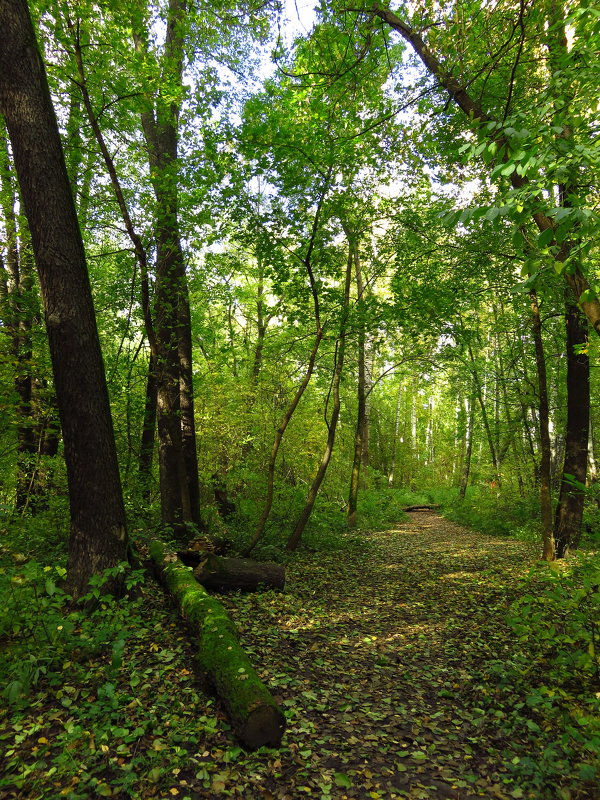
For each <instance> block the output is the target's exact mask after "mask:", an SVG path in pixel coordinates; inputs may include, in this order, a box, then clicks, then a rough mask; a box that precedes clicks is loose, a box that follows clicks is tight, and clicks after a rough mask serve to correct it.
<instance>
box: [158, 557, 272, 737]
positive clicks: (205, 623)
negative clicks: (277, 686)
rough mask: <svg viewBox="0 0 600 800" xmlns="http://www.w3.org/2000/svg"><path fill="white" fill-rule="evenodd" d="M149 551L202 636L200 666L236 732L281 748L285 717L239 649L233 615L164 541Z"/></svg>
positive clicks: (192, 626) (195, 631) (194, 629)
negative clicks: (204, 587) (203, 586)
mask: <svg viewBox="0 0 600 800" xmlns="http://www.w3.org/2000/svg"><path fill="white" fill-rule="evenodd" d="M150 554H151V556H152V559H153V561H154V563H155V565H156V567H157V570H158V573H159V575H160V577H161V579H162V580H163V581H164V583H165V584H166V586H167V587H168V589H169V591H170V592H171V594H172V595H173V598H174V599H175V602H176V603H177V606H178V608H179V610H180V611H181V614H182V616H183V617H184V619H185V621H186V623H187V625H188V627H189V628H190V630H191V631H192V632H193V634H194V635H195V636H197V637H198V662H199V664H200V668H201V669H202V670H203V672H204V673H205V674H206V675H207V676H208V678H209V679H210V681H211V683H212V684H213V685H214V688H215V690H216V692H217V694H218V695H219V697H220V698H221V700H222V701H223V703H224V705H225V708H226V709H227V712H228V714H229V716H230V718H231V721H232V723H233V727H234V730H235V732H236V734H237V736H238V737H239V738H240V740H241V741H242V742H243V743H244V744H245V745H246V746H247V747H249V748H251V749H252V750H255V749H256V748H258V747H263V746H270V747H278V746H279V745H280V743H281V737H282V736H283V732H284V729H285V717H284V716H283V714H282V712H281V711H280V709H279V708H278V706H277V704H276V702H275V700H274V699H273V697H272V696H271V694H270V692H269V690H268V689H267V687H266V686H265V685H264V684H263V683H262V681H261V680H260V678H259V677H258V675H257V673H256V671H255V669H254V667H253V666H252V664H251V663H250V659H249V658H248V656H247V655H246V653H245V652H244V651H243V650H242V648H241V647H240V644H239V641H238V637H237V631H236V629H235V625H234V624H233V622H232V620H231V618H230V617H229V615H228V614H227V612H226V611H225V609H224V608H223V606H222V605H221V604H220V603H219V602H218V601H217V600H215V598H214V597H211V596H210V595H209V594H207V592H206V590H205V589H203V588H202V586H200V584H199V583H198V582H197V581H196V580H195V578H194V577H193V575H192V573H191V571H190V570H189V569H188V567H185V566H184V565H183V564H182V563H181V561H179V559H178V558H177V556H176V555H175V554H174V553H170V552H169V551H168V550H167V548H166V547H165V545H164V544H163V543H162V542H158V541H153V542H151V543H150Z"/></svg>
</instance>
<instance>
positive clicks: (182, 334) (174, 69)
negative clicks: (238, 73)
mask: <svg viewBox="0 0 600 800" xmlns="http://www.w3.org/2000/svg"><path fill="white" fill-rule="evenodd" d="M184 19H185V0H169V4H168V11H167V20H166V22H167V34H166V41H165V49H164V53H163V58H162V66H163V79H164V80H165V81H166V82H167V83H168V86H167V87H166V91H165V95H164V96H163V94H162V93H161V92H160V91H159V93H158V96H157V97H156V98H151V97H147V98H146V108H145V109H144V111H143V112H142V128H143V131H144V136H145V139H146V144H147V147H148V161H149V166H150V171H151V177H152V185H153V189H154V194H155V198H156V210H155V223H156V247H157V255H156V283H155V286H156V289H155V319H156V323H155V330H156V340H157V368H158V390H157V394H158V401H157V414H158V440H159V472H160V488H161V508H162V520H163V522H164V523H165V524H166V525H169V526H172V527H173V528H174V529H175V530H178V531H182V530H183V529H184V528H185V523H187V522H193V523H194V524H195V525H196V526H197V527H201V526H202V522H201V518H200V487H199V480H198V456H197V452H196V426H195V419H194V396H193V370H192V336H191V319H190V307H189V296H188V287H187V278H186V269H185V259H184V255H183V249H182V246H181V236H180V232H179V212H178V181H179V177H178V155H177V151H178V139H179V114H180V108H181V99H180V97H179V95H180V93H181V90H182V71H183V51H184V44H185V41H184V35H183V31H182V26H183V24H184ZM133 37H134V42H135V45H136V48H137V49H138V50H139V51H140V52H141V53H143V54H146V52H147V46H146V37H147V32H145V31H140V30H138V29H136V30H134V32H133Z"/></svg>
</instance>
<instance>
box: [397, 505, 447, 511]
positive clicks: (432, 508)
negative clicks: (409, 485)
mask: <svg viewBox="0 0 600 800" xmlns="http://www.w3.org/2000/svg"><path fill="white" fill-rule="evenodd" d="M438 508H441V505H440V504H439V503H432V504H431V505H423V506H406V508H403V509H402V511H437V509H438Z"/></svg>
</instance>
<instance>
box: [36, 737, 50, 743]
mask: <svg viewBox="0 0 600 800" xmlns="http://www.w3.org/2000/svg"><path fill="white" fill-rule="evenodd" d="M38 744H48V739H46V737H45V736H40V738H39V739H38Z"/></svg>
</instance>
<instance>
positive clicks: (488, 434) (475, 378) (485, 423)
mask: <svg viewBox="0 0 600 800" xmlns="http://www.w3.org/2000/svg"><path fill="white" fill-rule="evenodd" d="M467 347H468V351H469V359H470V361H471V374H472V376H473V388H474V390H475V394H476V397H477V400H478V401H479V407H480V409H481V421H482V422H483V428H484V430H485V435H486V438H487V442H488V447H489V449H490V458H491V460H492V470H493V473H494V474H493V476H492V477H493V480H494V481H495V483H496V486H497V487H499V486H500V483H501V480H500V468H499V464H498V453H497V452H496V447H495V445H494V437H493V435H492V429H491V427H490V422H489V418H488V413H487V409H486V405H485V397H484V396H483V390H482V388H481V383H480V381H479V374H478V372H477V365H476V362H475V356H474V355H473V350H472V348H471V345H470V344H469V345H467Z"/></svg>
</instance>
